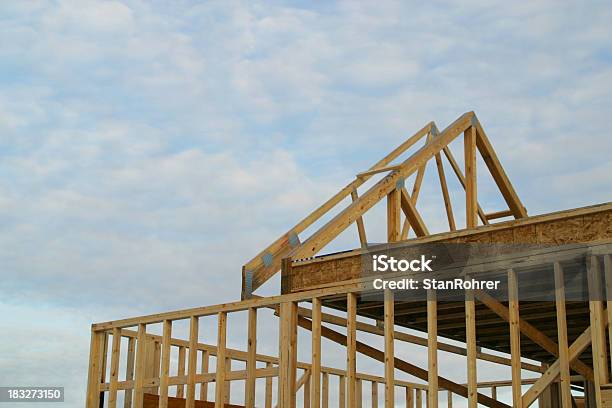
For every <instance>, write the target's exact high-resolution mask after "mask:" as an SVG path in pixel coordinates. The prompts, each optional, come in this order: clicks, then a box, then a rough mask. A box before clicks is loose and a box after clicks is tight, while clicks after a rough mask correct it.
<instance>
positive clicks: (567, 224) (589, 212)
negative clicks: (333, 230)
mask: <svg viewBox="0 0 612 408" xmlns="http://www.w3.org/2000/svg"><path fill="white" fill-rule="evenodd" d="M610 238H612V203H606V204H601V205H598V206H591V207H585V208H579V209H574V210H568V211H563V212H559V213H553V214H545V215H541V216H537V217H529V218H526V219H522V220H516V221H510V222H507V223H500V224H497V225H489V226H483V227H480V228H478V229H475V230H467V231H457V232H451V233H445V234H438V235H433V236H430V237H424V238H417V239H413V240H408V241H404V242H405V243H407V244H419V243H430V242H443V243H454V244H458V243H480V244H489V243H491V244H495V243H500V244H558V245H561V244H572V243H587V242H595V241H599V240H604V239H610ZM361 262H362V259H361V252H360V251H359V250H355V251H351V252H349V253H344V254H338V255H330V256H323V257H319V258H314V259H312V260H309V261H306V262H304V261H299V262H293V263H292V264H291V268H289V269H290V270H285V271H284V273H283V278H282V279H283V284H282V285H281V286H282V288H283V293H290V292H298V291H301V290H306V289H308V288H312V287H316V286H320V285H326V284H331V283H335V282H342V281H345V280H350V279H357V278H360V277H361Z"/></svg>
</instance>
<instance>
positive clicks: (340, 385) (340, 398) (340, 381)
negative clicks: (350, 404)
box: [338, 375, 346, 408]
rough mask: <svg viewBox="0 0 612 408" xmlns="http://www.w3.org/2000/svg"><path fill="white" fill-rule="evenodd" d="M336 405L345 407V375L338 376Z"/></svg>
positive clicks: (341, 407) (340, 407)
mask: <svg viewBox="0 0 612 408" xmlns="http://www.w3.org/2000/svg"><path fill="white" fill-rule="evenodd" d="M338 388H339V390H338V407H339V408H346V377H345V376H343V375H341V376H340V377H338Z"/></svg>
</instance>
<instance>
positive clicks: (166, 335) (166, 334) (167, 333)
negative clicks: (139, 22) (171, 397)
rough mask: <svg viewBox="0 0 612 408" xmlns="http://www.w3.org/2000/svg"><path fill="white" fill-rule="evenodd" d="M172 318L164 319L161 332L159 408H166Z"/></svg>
mask: <svg viewBox="0 0 612 408" xmlns="http://www.w3.org/2000/svg"><path fill="white" fill-rule="evenodd" d="M171 338H172V320H164V324H163V333H162V353H161V376H160V378H159V408H168V378H169V377H170V346H171V345H170V339H171Z"/></svg>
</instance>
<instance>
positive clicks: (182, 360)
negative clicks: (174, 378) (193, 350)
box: [176, 346, 187, 398]
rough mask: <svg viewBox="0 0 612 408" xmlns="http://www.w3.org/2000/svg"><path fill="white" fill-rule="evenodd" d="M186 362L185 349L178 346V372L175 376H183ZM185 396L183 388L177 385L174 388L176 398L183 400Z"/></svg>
mask: <svg viewBox="0 0 612 408" xmlns="http://www.w3.org/2000/svg"><path fill="white" fill-rule="evenodd" d="M186 361H187V349H186V347H185V346H179V349H178V368H177V369H178V371H177V374H178V375H180V376H184V375H185V367H186ZM184 396H185V386H184V385H177V386H176V397H177V398H183V397H184Z"/></svg>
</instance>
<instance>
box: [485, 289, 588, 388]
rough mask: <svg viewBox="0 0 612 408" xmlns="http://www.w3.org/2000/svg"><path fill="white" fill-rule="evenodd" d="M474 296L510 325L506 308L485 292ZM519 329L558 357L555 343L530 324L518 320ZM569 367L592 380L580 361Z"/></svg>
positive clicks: (584, 365)
mask: <svg viewBox="0 0 612 408" xmlns="http://www.w3.org/2000/svg"><path fill="white" fill-rule="evenodd" d="M474 294H475V296H476V297H477V298H478V300H480V301H481V302H482V303H483V304H485V305H486V306H487V307H488V308H489V309H491V310H492V311H493V312H494V313H495V314H496V315H498V316H499V317H501V318H502V319H503V320H504V321H506V322H507V323H510V312H509V310H508V308H507V307H506V306H504V305H503V304H501V303H500V302H499V301H498V300H496V299H494V298H493V297H491V295H489V294H488V293H486V292H483V291H476V292H475V293H474ZM519 327H520V330H521V333H522V334H523V335H525V336H527V337H528V338H529V339H531V341H533V342H534V343H536V344H537V345H539V346H540V347H542V349H544V350H546V351H547V352H549V353H550V354H552V355H553V356H555V357H558V356H559V347H558V346H557V343H555V342H554V341H553V340H551V339H550V338H549V337H548V336H546V335H545V334H544V333H542V332H541V331H540V330H538V329H537V328H536V327H535V326H533V325H532V324H531V323H529V322H528V321H526V320H524V319H520V318H519ZM571 367H572V369H573V370H575V371H576V372H577V373H579V374H580V375H582V376H583V377H585V378H587V379H592V378H593V370H592V369H591V368H590V367H589V366H587V365H586V364H584V363H583V362H582V361H580V360H577V361H574V362H572V363H571Z"/></svg>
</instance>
